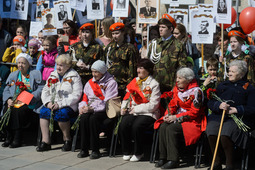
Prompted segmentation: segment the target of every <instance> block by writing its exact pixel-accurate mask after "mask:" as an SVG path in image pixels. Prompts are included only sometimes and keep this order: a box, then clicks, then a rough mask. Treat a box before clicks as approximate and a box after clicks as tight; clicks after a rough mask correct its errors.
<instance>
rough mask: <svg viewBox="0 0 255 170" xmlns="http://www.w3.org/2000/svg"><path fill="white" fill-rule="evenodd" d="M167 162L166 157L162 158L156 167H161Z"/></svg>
mask: <svg viewBox="0 0 255 170" xmlns="http://www.w3.org/2000/svg"><path fill="white" fill-rule="evenodd" d="M165 163H166V160H165V159H160V160H159V161H158V162H157V163H156V164H155V167H156V168H159V167H161V166H163V165H164V164H165Z"/></svg>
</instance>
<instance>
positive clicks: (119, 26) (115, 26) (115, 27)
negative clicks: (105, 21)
mask: <svg viewBox="0 0 255 170" xmlns="http://www.w3.org/2000/svg"><path fill="white" fill-rule="evenodd" d="M124 27H125V25H124V24H123V23H121V22H116V23H114V24H112V25H111V26H110V28H109V29H110V31H117V30H121V29H123V28H124Z"/></svg>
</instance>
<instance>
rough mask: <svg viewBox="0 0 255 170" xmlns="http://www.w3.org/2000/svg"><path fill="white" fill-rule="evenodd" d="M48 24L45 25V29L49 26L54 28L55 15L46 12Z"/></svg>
mask: <svg viewBox="0 0 255 170" xmlns="http://www.w3.org/2000/svg"><path fill="white" fill-rule="evenodd" d="M45 17H46V24H45V25H44V28H45V29H49V28H54V26H53V25H52V18H53V15H52V14H51V13H48V14H46V16H45Z"/></svg>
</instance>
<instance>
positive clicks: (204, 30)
mask: <svg viewBox="0 0 255 170" xmlns="http://www.w3.org/2000/svg"><path fill="white" fill-rule="evenodd" d="M208 27H209V22H208V21H207V20H203V21H201V23H200V31H198V34H209V32H208Z"/></svg>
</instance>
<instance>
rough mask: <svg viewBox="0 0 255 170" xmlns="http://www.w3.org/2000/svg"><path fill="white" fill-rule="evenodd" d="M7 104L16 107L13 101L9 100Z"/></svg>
mask: <svg viewBox="0 0 255 170" xmlns="http://www.w3.org/2000/svg"><path fill="white" fill-rule="evenodd" d="M7 104H8V107H11V106H13V105H14V102H13V100H12V99H8V100H7Z"/></svg>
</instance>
